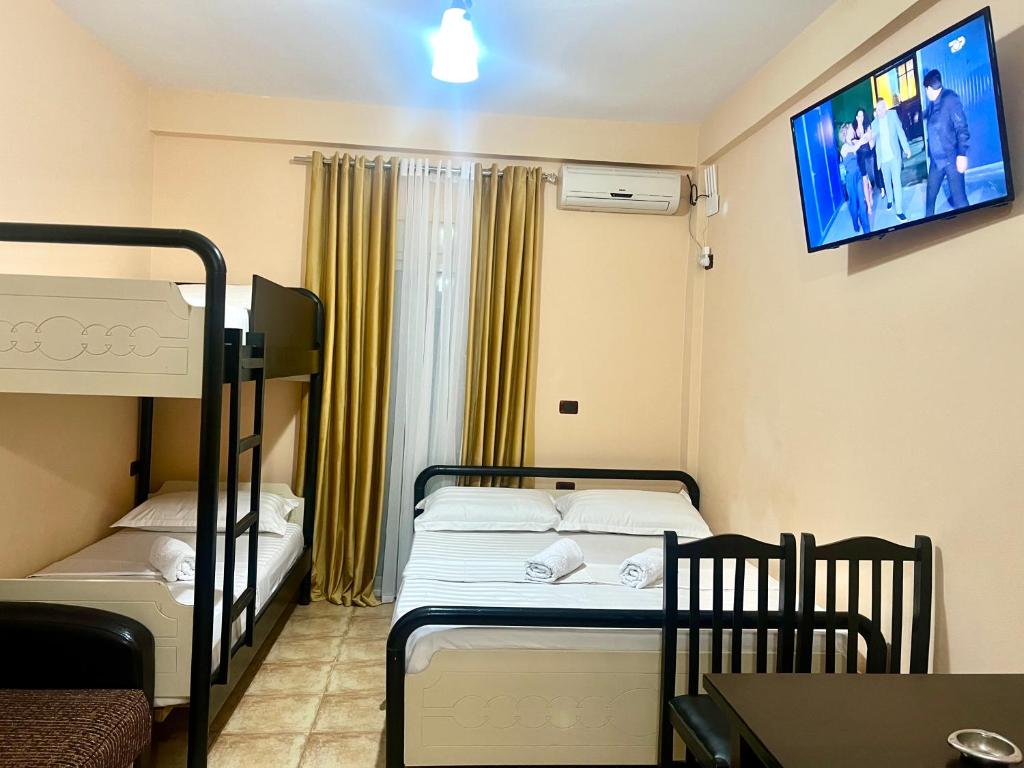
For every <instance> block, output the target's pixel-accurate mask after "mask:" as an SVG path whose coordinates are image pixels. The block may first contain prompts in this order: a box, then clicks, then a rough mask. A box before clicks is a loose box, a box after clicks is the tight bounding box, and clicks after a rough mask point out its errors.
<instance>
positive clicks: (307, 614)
mask: <svg viewBox="0 0 1024 768" xmlns="http://www.w3.org/2000/svg"><path fill="white" fill-rule="evenodd" d="M354 610H355V608H352V607H351V606H346V605H335V604H334V603H332V602H330V601H329V600H317V601H315V602H312V603H310V604H309V605H297V606H295V610H294V611H293V612H292V616H294V617H298V618H300V619H311V618H316V617H320V616H341V615H343V614H348V613H352V611H354Z"/></svg>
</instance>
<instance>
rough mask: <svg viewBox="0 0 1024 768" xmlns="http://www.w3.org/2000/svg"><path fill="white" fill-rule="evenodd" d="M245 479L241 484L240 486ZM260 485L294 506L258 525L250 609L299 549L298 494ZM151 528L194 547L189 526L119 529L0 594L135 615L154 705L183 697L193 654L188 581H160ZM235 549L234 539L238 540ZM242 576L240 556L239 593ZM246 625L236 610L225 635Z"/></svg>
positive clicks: (12, 582) (274, 587)
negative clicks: (267, 527) (148, 648)
mask: <svg viewBox="0 0 1024 768" xmlns="http://www.w3.org/2000/svg"><path fill="white" fill-rule="evenodd" d="M188 487H194V484H192V483H178V482H172V483H167V484H165V486H164V487H163V488H162V489H161V490H162V491H165V492H173V491H175V490H177V489H180V488H188ZM244 488H245V484H243V489H244ZM262 489H263V491H264V492H270V493H276V494H278V495H282V496H287V497H289V498H292V499H294V501H295V503H296V504H298V505H299V506H297V507H296V509H294V510H293V511H292V512H291V514H290V516H289V520H288V522H287V525H286V526H285V532H284V535H282V536H278V535H274V534H268V533H260V534H259V540H258V545H257V560H256V563H257V567H256V577H257V580H256V612H257V615H259V613H260V612H261V611H262V610H263V608H264V606H266V605H267V604H268V603H269V602H270V601H271V600H272V599H273V598H274V596H275V595H276V594H277V592H278V590H279V589H280V588H281V586H282V585H283V584H284V583H285V580H286V579H287V578H288V577H289V575H290V574H292V572H293V569H294V567H295V565H296V563H297V562H298V561H299V559H300V557H301V556H302V554H303V549H304V547H303V532H302V515H303V508H302V506H301V501H302V500H301V499H298V498H296V497H294V494H292V492H291V490H290V489H289V488H288V486H286V485H283V484H275V483H264V484H263V485H262ZM158 536H169V537H171V538H175V539H179V540H181V541H184V542H185V543H187V544H189V545H190V546H192V547H193V548H194V546H195V541H196V535H195V534H194V533H174V532H156V531H147V530H130V529H123V530H118V531H117V532H115V533H112V534H111V535H110V536H107V537H105V538H103V539H101V540H100V541H98V542H96V543H94V544H91V545H89V546H87V547H85V548H84V549H81V550H79V551H78V552H76V553H74V554H72V555H70V556H68V557H66V558H64V559H63V560H59V561H57V562H55V563H52V564H51V565H48V566H47V567H45V568H43V569H42V570H40V571H38V572H36V573H34V574H32V575H31V576H29V577H28V578H25V579H0V600H33V601H41V602H54V603H65V604H72V605H85V606H90V607H93V608H100V609H102V610H107V611H112V612H114V613H119V614H123V615H125V616H130V617H131V618H133V619H136V620H137V621H140V622H142V623H143V624H144V625H145V626H146V627H147V628H148V629H149V630H150V631H151V632H152V633H153V637H154V640H155V642H156V656H155V667H156V669H155V671H156V676H155V688H154V705H155V706H157V707H161V706H170V705H174V704H182V703H185V702H187V701H188V696H189V679H190V674H189V673H190V670H191V658H192V605H193V596H194V588H195V584H194V582H186V581H177V582H170V583H169V582H166V581H164V580H163V579H162V578H161V576H160V573H159V572H158V571H157V570H156V569H155V568H154V567H153V566H152V565H151V564H150V563H149V551H150V547H151V546H152V543H153V540H154V539H155V538H157V537H158ZM224 538H225V537H224V534H220V535H218V536H217V569H216V581H215V583H216V584H217V588H216V593H215V608H214V626H216V627H219V626H220V621H221V618H220V617H221V605H222V593H221V589H220V585H221V584H222V583H223V579H224V565H223V560H224ZM240 551H241V545H240ZM247 579H248V562H247V558H245V557H244V556H240V557H239V558H238V559H237V561H236V564H235V571H234V579H233V583H234V594H235V595H240V594H241V593H242V592H243V591H244V590H245V588H246V584H247ZM244 629H245V614H244V613H243V614H242V615H241V616H240V617H239V618H238V620H236V621H235V623H234V625H233V627H232V642H234V641H235V640H237V639H238V638H239V637H241V634H242V632H243V631H244ZM211 652H212V654H213V659H214V668H216V667H217V666H218V664H219V658H220V632H215V633H214V636H213V647H212V649H211Z"/></svg>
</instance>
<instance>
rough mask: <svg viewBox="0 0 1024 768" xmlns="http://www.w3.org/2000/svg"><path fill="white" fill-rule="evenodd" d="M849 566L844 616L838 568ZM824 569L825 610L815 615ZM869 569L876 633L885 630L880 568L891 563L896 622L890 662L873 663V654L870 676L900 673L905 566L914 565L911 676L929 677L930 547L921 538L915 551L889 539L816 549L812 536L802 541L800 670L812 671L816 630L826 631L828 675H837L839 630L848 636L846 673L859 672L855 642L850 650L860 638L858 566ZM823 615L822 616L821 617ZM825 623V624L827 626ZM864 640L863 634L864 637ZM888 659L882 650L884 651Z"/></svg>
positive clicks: (857, 540) (859, 540)
mask: <svg viewBox="0 0 1024 768" xmlns="http://www.w3.org/2000/svg"><path fill="white" fill-rule="evenodd" d="M840 561H844V562H846V563H847V566H848V569H849V570H848V574H849V577H848V586H847V602H846V613H845V616H844V615H843V614H838V615H837V614H836V564H837V563H838V562H840ZM820 562H824V563H825V610H824V611H823V612H822V611H818V612H817V615H816V613H815V598H816V596H817V583H816V581H817V571H818V563H820ZM865 562H867V563H870V564H871V617H870V622H871V624H872V625H873V627H874V629H875V631H876V632H879V633H880V632H881V627H882V586H883V585H882V564H883V563H887V562H888V563H892V619H891V632H892V634H891V637H890V641H889V645H888V659H881V660H880V663H875V662H873V661H872V659H871V653H870V650H869V656H868V669H867V671H869V672H870V671H885V672H890V673H897V674H898V673H899V672H900V670H901V663H902V645H903V629H904V627H903V564H904V563H913V564H914V603H913V615H912V618H911V624H910V672H912V673H925V672H927V671H928V654H929V649H930V647H931V621H932V541H931V539H929V538H928V537H927V536H917V537H916V538H915V539H914V546H913V547H906V546H902V545H900V544H895V543H893V542H891V541H886V540H885V539H879V538H874V537H871V536H862V537H858V538H853V539H844V540H843V541H837V542H834V543H832V544H824V545H821V546H818V545H817V544H816V543H815V541H814V536H812V535H811V534H809V533H804V534H802V535H801V537H800V615H799V619H798V622H799V631H798V633H797V651H796V657H797V661H796V668H797V671H798V672H810V671H811V649H812V645H813V640H814V630H815V628H819V629H820V628H821V627H822V625H824V629H825V671H826V672H835V671H836V654H835V651H836V630H837V628H838V629H841V630H842V629H845V630H846V631H847V638H848V641H847V643H848V647H847V652H846V672H849V673H853V672H856V671H857V661H858V658H857V657H858V654H857V647H858V646H857V642H856V639H855V640H854V643H853V646H852V647H849V638H857V634H856V630H857V626H856V625H855V623H854V622H855V621H857V620H858V618H860V617H859V606H860V565H861V563H865ZM822 614H823V615H822ZM823 620H824V621H823ZM862 634H863V633H862ZM883 654H884V646H883Z"/></svg>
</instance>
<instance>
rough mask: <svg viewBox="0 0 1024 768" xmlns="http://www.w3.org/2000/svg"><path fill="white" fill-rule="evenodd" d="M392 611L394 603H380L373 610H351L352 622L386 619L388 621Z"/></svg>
mask: <svg viewBox="0 0 1024 768" xmlns="http://www.w3.org/2000/svg"><path fill="white" fill-rule="evenodd" d="M394 611H395V604H394V603H381V604H380V605H378V606H375V607H373V608H353V609H352V620H353V621H364V620H366V619H387V620H388V621H390V620H391V616H392V614H393V613H394Z"/></svg>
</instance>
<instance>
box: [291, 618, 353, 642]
mask: <svg viewBox="0 0 1024 768" xmlns="http://www.w3.org/2000/svg"><path fill="white" fill-rule="evenodd" d="M349 619H350V615H349V614H347V613H339V614H337V615H336V616H311V617H308V618H303V617H301V616H300V617H296V616H295V615H294V614H293V615H292V617H291V618H290V619H289V620H288V623H287V624H286V625H285V627H284V629H283V630H281V638H282V639H284V638H286V637H341V635H343V634H345V630H346V629H348V624H349Z"/></svg>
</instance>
